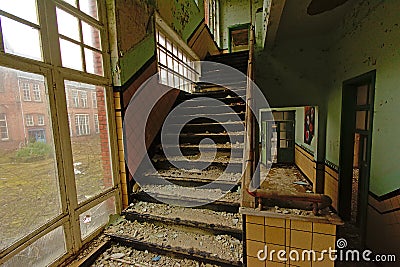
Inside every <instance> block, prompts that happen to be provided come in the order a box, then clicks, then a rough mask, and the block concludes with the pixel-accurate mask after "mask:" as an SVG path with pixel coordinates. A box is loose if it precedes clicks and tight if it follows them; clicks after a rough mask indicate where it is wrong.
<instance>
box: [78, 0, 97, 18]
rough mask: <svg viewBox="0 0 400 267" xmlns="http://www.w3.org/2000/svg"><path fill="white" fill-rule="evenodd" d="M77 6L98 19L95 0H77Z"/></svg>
mask: <svg viewBox="0 0 400 267" xmlns="http://www.w3.org/2000/svg"><path fill="white" fill-rule="evenodd" d="M79 8H80V10H81V11H82V12H85V13H86V14H88V15H89V16H91V17H93V18H95V19H98V11H97V1H96V0H79Z"/></svg>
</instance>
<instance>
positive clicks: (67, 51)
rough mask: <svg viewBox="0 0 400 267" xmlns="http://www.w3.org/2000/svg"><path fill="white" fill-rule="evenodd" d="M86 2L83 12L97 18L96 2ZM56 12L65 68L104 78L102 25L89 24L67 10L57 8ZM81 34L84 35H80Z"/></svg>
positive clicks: (91, 0)
mask: <svg viewBox="0 0 400 267" xmlns="http://www.w3.org/2000/svg"><path fill="white" fill-rule="evenodd" d="M81 2H82V1H81ZM85 2H87V4H86V5H84V4H82V3H81V5H80V6H81V7H84V6H85V11H84V10H81V11H82V12H84V13H87V14H88V15H89V16H92V17H93V18H97V7H94V6H93V5H92V4H95V2H96V1H93V0H89V2H91V3H88V0H86V1H85ZM91 5H92V6H91ZM86 6H88V7H87V8H86ZM90 6H91V7H90ZM56 11H57V21H58V35H59V39H60V48H61V60H62V65H63V67H67V68H71V69H75V70H80V71H84V72H87V73H92V74H96V75H101V76H103V75H104V69H103V63H102V62H103V54H104V51H103V49H102V46H101V36H100V35H101V33H100V28H101V25H94V24H93V23H90V24H89V23H88V22H86V21H85V20H86V19H85V18H84V17H83V16H76V15H75V14H72V13H70V12H68V11H66V10H65V9H61V8H58V7H57V8H56ZM80 32H81V33H82V34H79V33H80Z"/></svg>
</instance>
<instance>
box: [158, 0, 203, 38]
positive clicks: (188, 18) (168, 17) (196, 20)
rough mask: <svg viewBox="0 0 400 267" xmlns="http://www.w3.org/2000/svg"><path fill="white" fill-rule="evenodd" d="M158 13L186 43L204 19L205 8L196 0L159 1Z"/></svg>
mask: <svg viewBox="0 0 400 267" xmlns="http://www.w3.org/2000/svg"><path fill="white" fill-rule="evenodd" d="M157 11H158V12H159V13H160V15H161V17H162V18H163V19H164V20H165V21H166V22H167V23H168V25H169V26H170V27H171V28H172V29H173V30H174V31H175V32H176V33H177V34H179V35H180V36H181V37H182V39H183V40H184V41H187V39H188V38H189V37H190V35H191V34H192V33H193V31H194V30H196V27H197V26H198V25H199V24H200V22H201V21H202V20H203V19H204V6H203V4H202V1H199V5H198V6H197V4H196V3H195V1H194V0H158V1H157Z"/></svg>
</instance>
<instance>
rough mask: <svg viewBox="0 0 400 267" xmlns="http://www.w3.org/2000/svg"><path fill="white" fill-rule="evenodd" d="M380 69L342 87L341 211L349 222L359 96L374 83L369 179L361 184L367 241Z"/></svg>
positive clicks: (362, 219) (362, 223) (366, 170)
mask: <svg viewBox="0 0 400 267" xmlns="http://www.w3.org/2000/svg"><path fill="white" fill-rule="evenodd" d="M375 77H376V71H375V70H373V71H370V72H368V73H365V74H363V75H360V76H358V77H355V78H352V79H349V80H347V81H344V82H343V89H342V114H341V129H340V156H339V166H340V168H339V193H338V195H339V196H340V197H339V203H338V212H339V215H340V217H341V218H342V219H344V220H345V221H348V220H350V219H351V198H352V179H353V160H354V135H355V133H356V99H357V90H356V88H357V86H361V85H364V84H369V85H370V92H371V96H370V99H371V100H370V103H369V112H370V120H369V128H368V129H369V130H368V131H365V132H364V135H365V136H367V141H366V142H367V144H366V145H367V146H366V151H365V152H366V160H365V165H366V166H365V167H364V169H363V175H364V176H365V179H364V180H363V181H362V185H361V186H360V187H359V190H362V191H361V192H360V191H359V192H358V193H359V209H358V212H359V213H360V214H359V216H358V218H359V227H360V231H361V232H360V233H361V239H362V240H361V241H362V243H363V244H365V238H366V222H367V208H368V194H369V179H370V167H371V146H372V126H373V114H374V112H373V107H374V93H375ZM360 180H361V179H360Z"/></svg>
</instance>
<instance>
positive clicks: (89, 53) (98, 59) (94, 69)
mask: <svg viewBox="0 0 400 267" xmlns="http://www.w3.org/2000/svg"><path fill="white" fill-rule="evenodd" d="M85 60H86V71H87V72H89V73H93V74H98V75H103V56H102V54H100V53H99V52H95V51H93V50H90V49H87V48H85Z"/></svg>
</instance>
